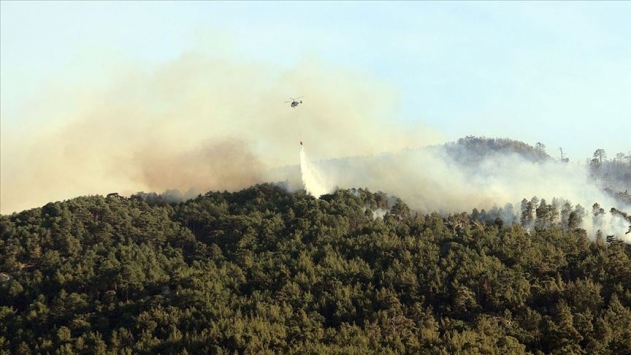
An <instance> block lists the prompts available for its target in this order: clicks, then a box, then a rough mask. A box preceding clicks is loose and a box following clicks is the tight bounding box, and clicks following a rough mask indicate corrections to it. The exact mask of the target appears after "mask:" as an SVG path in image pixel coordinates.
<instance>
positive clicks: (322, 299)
mask: <svg viewBox="0 0 631 355" xmlns="http://www.w3.org/2000/svg"><path fill="white" fill-rule="evenodd" d="M388 201H392V202H390V203H389V202H388ZM385 211H388V212H386V213H385V214H383V212H385ZM378 215H383V218H381V217H377V216H378ZM0 235H1V238H0V243H1V244H0V260H2V265H1V266H0V272H3V273H5V274H6V275H7V278H9V279H8V280H7V279H6V278H3V279H2V280H0V282H2V283H0V348H1V349H2V351H3V352H8V353H16V354H17V353H28V352H57V351H59V352H110V353H118V352H134V353H158V352H161V353H173V352H189V353H190V352H193V353H232V352H233V351H235V350H236V351H239V352H256V353H259V352H282V353H293V352H313V353H327V352H338V353H350V352H358V353H372V352H377V353H389V352H399V353H400V352H408V353H463V352H467V353H471V352H482V353H491V352H496V353H516V354H519V353H535V352H537V351H543V352H545V353H572V352H575V353H583V352H588V353H628V352H631V333H630V332H631V330H630V329H629V327H628V325H629V324H631V288H630V287H631V285H630V284H629V282H628V280H629V279H631V246H630V245H626V244H624V243H622V242H619V241H617V240H612V241H611V242H610V243H605V242H604V241H603V240H602V239H598V240H596V241H594V242H590V241H589V240H588V239H587V237H586V234H585V231H583V230H581V229H573V228H568V226H565V227H564V226H558V225H554V226H551V225H550V226H546V225H542V226H541V227H537V228H534V229H532V230H531V231H530V232H527V230H526V229H525V228H523V227H522V226H520V225H519V224H513V225H506V224H502V223H499V222H498V223H490V224H487V223H483V222H480V221H478V220H477V219H474V218H471V216H468V215H466V214H455V215H451V216H449V217H441V216H440V215H438V214H435V213H434V214H428V215H412V214H411V213H410V210H409V208H408V207H407V205H406V204H405V203H403V202H402V201H400V200H397V199H391V198H390V199H389V198H388V196H386V195H385V194H382V193H377V194H374V193H370V192H368V191H366V190H361V189H360V190H354V189H353V190H340V191H337V192H336V193H334V194H332V195H325V196H323V197H322V198H321V199H314V198H312V197H310V196H307V195H305V194H304V193H301V192H298V193H288V192H286V191H285V190H284V189H282V188H279V187H276V186H273V185H268V184H265V185H258V186H255V187H252V188H249V189H246V190H243V191H240V192H236V193H208V194H206V195H204V196H199V197H198V198H196V199H193V200H189V201H187V202H185V203H179V204H168V203H166V202H165V201H164V200H161V199H160V198H159V196H153V198H152V199H151V200H148V199H147V198H146V196H144V197H143V196H133V197H132V198H129V199H127V198H117V197H110V198H104V197H101V196H93V197H82V198H77V199H73V200H69V201H65V202H60V203H59V202H58V203H50V204H47V205H46V206H44V207H42V208H37V209H33V210H29V211H24V212H22V213H19V214H14V215H11V216H0Z"/></svg>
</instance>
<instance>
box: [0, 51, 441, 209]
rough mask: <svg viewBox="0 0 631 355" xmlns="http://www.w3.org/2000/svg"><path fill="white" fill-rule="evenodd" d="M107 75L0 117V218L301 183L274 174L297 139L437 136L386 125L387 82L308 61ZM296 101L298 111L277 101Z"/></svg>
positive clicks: (234, 62)
mask: <svg viewBox="0 0 631 355" xmlns="http://www.w3.org/2000/svg"><path fill="white" fill-rule="evenodd" d="M233 57H234V56H233ZM104 70H105V69H104ZM102 76H104V75H101V77H102ZM105 76H107V75H105ZM109 78H110V80H109V82H108V83H103V82H99V83H97V82H95V83H83V84H81V85H78V86H72V85H71V84H63V85H62V84H57V85H52V88H51V89H50V90H49V91H46V92H45V93H43V94H42V97H38V98H33V100H32V101H31V102H30V103H29V105H28V107H25V108H24V109H23V110H22V111H21V112H11V113H5V112H3V117H2V119H3V132H2V134H3V136H2V137H3V139H2V142H1V144H2V149H1V157H2V169H1V174H2V179H1V184H2V186H1V187H2V189H1V190H2V191H1V192H2V195H1V199H0V201H1V205H0V212H1V213H11V212H14V211H19V210H22V209H26V208H32V207H37V206H41V205H43V204H45V203H47V202H49V201H55V200H63V199H68V198H72V197H75V196H80V195H89V194H107V193H110V192H119V193H120V194H122V195H129V194H132V193H136V192H139V191H157V192H161V191H165V190H170V189H178V190H180V191H189V190H190V189H191V188H193V189H195V190H197V191H200V192H205V191H208V190H237V189H240V188H245V187H248V186H250V185H252V184H255V183H258V182H265V181H277V180H273V179H276V178H278V180H292V186H294V187H295V188H301V186H302V184H301V183H300V178H299V177H298V179H297V181H296V178H295V177H290V176H280V177H278V176H275V175H274V174H273V172H274V169H277V168H279V167H283V166H290V165H298V164H299V161H298V159H297V157H296V155H295V152H296V149H297V148H298V144H299V141H300V140H304V141H305V144H307V145H309V146H310V147H311V148H310V153H311V155H312V156H313V157H314V158H315V159H324V158H337V157H344V156H355V155H370V154H376V153H380V152H382V151H397V150H400V149H403V148H405V147H407V146H420V145H425V144H430V143H437V142H440V141H442V140H443V137H442V136H441V135H439V134H437V133H436V132H435V131H433V130H431V129H429V128H426V127H423V126H420V125H417V126H404V125H403V124H396V123H395V122H396V120H395V117H396V116H397V112H396V108H397V93H396V90H394V89H393V88H392V87H391V86H389V85H386V84H385V83H383V82H381V81H379V80H375V79H372V78H371V77H370V75H367V74H366V73H361V72H354V71H352V70H350V69H344V68H342V69H340V68H334V67H330V66H328V65H327V64H325V63H322V62H319V61H317V60H312V59H305V60H303V62H302V63H300V64H299V65H297V66H296V67H293V68H290V69H286V68H279V67H276V66H273V65H268V64H265V63H259V62H247V61H244V60H242V59H234V58H232V57H231V56H230V55H222V56H221V57H220V58H218V57H217V56H215V55H207V54H202V53H199V52H191V53H187V54H185V55H182V56H181V57H180V58H178V59H176V60H174V61H172V62H169V63H166V64H162V65H159V66H155V67H152V68H147V67H143V66H138V65H126V66H122V65H119V66H117V67H115V68H114V69H112V70H111V73H110V75H109ZM86 80H87V79H86ZM60 93H63V95H62V94H60ZM300 95H304V96H305V97H304V99H303V100H304V104H303V105H301V106H300V107H298V108H296V109H292V108H290V107H289V105H288V104H284V103H283V102H284V101H286V100H287V99H288V98H289V97H290V96H300ZM296 110H299V111H296ZM9 114H12V115H17V116H19V117H17V116H9ZM5 122H19V125H18V124H17V123H16V124H13V125H5ZM300 128H301V129H300ZM301 130H302V137H300V135H301V134H300V131H301ZM270 171H271V172H272V174H270ZM270 179H272V180H270Z"/></svg>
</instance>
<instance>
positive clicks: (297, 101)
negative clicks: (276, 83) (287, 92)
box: [284, 96, 304, 108]
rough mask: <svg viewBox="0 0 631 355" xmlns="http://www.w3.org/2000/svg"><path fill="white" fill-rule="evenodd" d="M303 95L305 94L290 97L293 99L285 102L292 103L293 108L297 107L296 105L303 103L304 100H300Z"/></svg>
mask: <svg viewBox="0 0 631 355" xmlns="http://www.w3.org/2000/svg"><path fill="white" fill-rule="evenodd" d="M303 97H304V96H300V97H296V98H293V97H290V99H291V101H285V102H284V103H286V104H291V107H292V108H293V107H296V106H298V105H300V104H301V103H302V100H300V101H299V100H298V99H301V98H303Z"/></svg>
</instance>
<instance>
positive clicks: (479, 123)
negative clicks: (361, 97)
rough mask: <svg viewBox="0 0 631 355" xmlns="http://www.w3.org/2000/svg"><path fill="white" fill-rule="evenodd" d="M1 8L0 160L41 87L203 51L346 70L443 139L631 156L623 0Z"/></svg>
mask: <svg viewBox="0 0 631 355" xmlns="http://www.w3.org/2000/svg"><path fill="white" fill-rule="evenodd" d="M0 6H1V11H0V13H1V21H0V23H1V38H0V39H1V43H0V44H1V51H0V52H1V67H0V72H1V91H0V93H1V114H2V117H1V118H2V122H1V124H2V132H1V137H2V146H1V147H2V151H1V154H2V157H3V160H4V159H6V158H7V157H8V156H9V155H11V154H12V152H11V151H8V150H9V149H15V148H14V147H8V146H7V143H6V141H7V139H8V137H11V136H12V135H13V134H14V133H15V132H17V131H18V130H19V129H20V127H21V126H23V125H31V126H32V127H46V125H48V124H50V121H49V120H52V119H51V118H49V117H47V116H46V115H45V114H41V113H40V114H39V115H37V118H33V117H30V116H29V118H27V117H26V116H25V115H24V114H23V113H24V112H26V111H28V110H29V109H32V108H33V107H34V106H37V105H39V104H40V103H41V102H42V101H46V99H44V98H42V96H43V95H49V96H50V93H51V92H52V93H57V95H60V96H63V95H64V93H65V92H66V91H65V90H66V89H67V85H68V84H86V83H87V84H90V85H96V86H98V85H107V83H108V82H109V81H110V80H112V79H111V78H110V75H111V72H112V70H111V68H116V65H120V64H121V63H135V64H136V65H139V66H141V67H145V68H148V69H147V70H151V68H152V66H157V65H160V64H163V63H168V62H170V61H173V60H175V59H176V58H178V57H180V56H181V55H182V54H183V53H185V52H187V51H190V50H193V49H196V48H199V47H200V46H201V47H204V50H206V51H207V52H211V53H213V54H214V55H216V56H221V55H222V53H223V52H230V53H231V56H232V57H235V56H236V57H238V58H241V60H246V61H248V62H252V63H261V65H267V66H270V65H271V66H273V67H275V68H279V70H280V69H282V68H294V69H295V68H296V67H297V66H300V65H301V63H303V62H304V61H305V59H309V58H311V59H313V58H315V59H317V60H318V61H320V62H322V63H326V65H327V66H329V67H331V68H339V69H341V70H347V69H348V70H354V71H357V72H358V73H362V74H363V75H365V76H367V77H368V76H369V77H370V80H378V81H381V82H382V83H384V84H385V85H387V86H388V87H391V88H393V89H394V91H395V93H396V95H397V97H398V100H396V105H397V106H396V107H392V118H391V119H392V120H393V124H399V123H401V122H417V121H419V122H422V123H423V124H425V125H427V126H430V127H432V128H434V129H436V130H437V131H440V132H442V133H443V134H444V136H445V137H446V141H454V140H457V139H458V138H461V137H464V136H467V135H476V136H486V137H500V138H511V139H516V140H521V141H524V142H526V143H528V144H531V145H535V144H536V143H537V142H542V143H543V144H545V145H546V146H547V150H548V153H550V154H551V155H552V156H555V157H557V156H558V155H559V150H558V149H559V147H562V148H563V150H564V152H565V154H566V156H569V157H570V159H572V160H573V161H579V162H584V161H585V159H587V158H589V157H590V156H591V155H592V153H593V152H594V151H595V150H596V149H598V148H603V149H605V151H606V152H607V153H608V155H609V157H614V156H615V154H616V153H618V152H624V153H627V152H630V151H631V44H629V43H631V42H630V40H629V39H630V38H631V22H630V21H629V20H628V19H629V18H631V2H621V1H615V2H601V1H593V2H566V1H563V2H540V1H532V2H515V1H507V2H474V1H465V2H456V1H448V2H411V1H404V2H375V1H371V2H357V1H353V2H320V1H313V2H306V1H300V2H289V1H287V2H286V1H282V2H265V1H260V2H259V1H257V2H201V1H194V2H167V1H156V2H145V1H142V2H140V1H139V2H123V1H120V2H116V1H103V2H94V1H90V2H79V1H71V2H53V1H45V2H36V1H28V2H21V1H19V2H18V1H1V2H0ZM104 68H108V70H104ZM285 96H286V93H279V97H280V99H279V100H283V99H285ZM49 99H50V97H49ZM72 99H73V98H72V97H64V100H72ZM78 99H79V98H77V100H78ZM50 100H53V101H54V98H53V99H50ZM47 104H48V105H50V102H49V103H47ZM311 104H313V105H317V103H313V102H311ZM53 106H54V103H53ZM26 139H28V138H26ZM24 143H25V144H28V143H29V142H24Z"/></svg>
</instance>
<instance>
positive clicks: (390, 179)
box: [318, 146, 631, 242]
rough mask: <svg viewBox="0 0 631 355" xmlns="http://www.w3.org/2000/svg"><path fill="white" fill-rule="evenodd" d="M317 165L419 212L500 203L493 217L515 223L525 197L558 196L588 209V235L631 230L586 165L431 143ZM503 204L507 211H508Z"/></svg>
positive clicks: (346, 183) (343, 182) (340, 182)
mask: <svg viewBox="0 0 631 355" xmlns="http://www.w3.org/2000/svg"><path fill="white" fill-rule="evenodd" d="M318 167H319V169H320V171H322V172H323V174H324V178H325V179H328V181H329V183H330V184H332V185H334V186H338V187H344V188H350V187H367V188H368V189H370V190H371V191H379V190H381V191H384V192H387V193H389V194H394V195H397V196H401V197H402V198H403V200H404V201H405V202H406V203H407V204H408V205H409V206H410V207H411V208H412V209H414V210H417V211H420V212H432V211H437V212H440V213H443V214H448V213H458V212H462V211H465V212H471V211H472V210H473V209H474V208H476V209H479V210H481V209H486V210H487V211H489V210H491V209H496V210H497V209H498V207H502V211H501V212H500V213H501V215H500V216H499V217H500V218H501V219H502V220H503V221H504V222H506V223H512V222H516V221H519V215H520V214H521V207H520V201H522V200H523V199H524V198H527V199H530V198H532V197H537V200H542V199H545V200H547V201H549V202H550V203H552V201H555V202H556V201H559V202H556V203H557V204H559V205H560V204H561V203H560V201H567V202H569V203H571V204H572V205H579V204H580V205H581V206H582V207H583V208H584V209H585V210H586V214H585V215H584V216H583V219H582V221H583V223H582V225H581V226H582V227H583V228H585V229H587V230H588V232H589V233H590V235H591V236H594V235H596V233H597V231H598V230H600V231H601V232H602V233H603V234H604V235H615V236H616V237H618V238H621V239H624V240H626V241H628V242H631V233H630V234H626V235H625V232H627V231H628V228H629V224H630V223H629V222H628V221H626V220H625V219H624V218H623V217H621V216H619V215H616V214H613V213H610V212H609V210H610V209H611V208H612V207H613V208H616V209H619V210H621V211H627V212H628V211H629V210H630V209H631V206H628V205H624V204H623V203H620V202H617V201H616V200H614V199H613V198H612V197H610V196H609V195H607V194H606V193H604V191H603V190H602V189H601V188H600V187H598V186H597V184H596V183H595V182H594V180H593V179H592V178H590V177H589V174H588V171H587V167H586V166H584V165H576V164H568V163H560V162H558V161H554V160H551V159H549V160H543V161H533V160H531V159H527V158H526V157H524V156H522V155H520V154H517V153H493V152H489V154H487V155H484V156H480V155H479V154H478V153H473V152H467V151H466V150H463V151H461V152H459V153H458V159H454V154H453V152H448V150H447V148H446V146H435V147H428V148H424V149H415V150H405V151H402V152H399V153H396V154H390V153H387V154H381V155H376V156H367V157H361V158H349V159H339V160H329V161H323V162H319V164H318ZM594 203H598V204H600V205H601V206H603V207H604V210H605V212H604V213H601V214H599V215H596V216H593V213H592V206H593V205H594ZM507 204H508V206H509V208H512V209H513V211H509V210H507V208H506V205H507ZM535 207H537V206H535ZM533 213H534V212H533ZM559 213H560V206H559ZM558 218H559V219H560V218H561V216H560V214H559V216H558Z"/></svg>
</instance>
